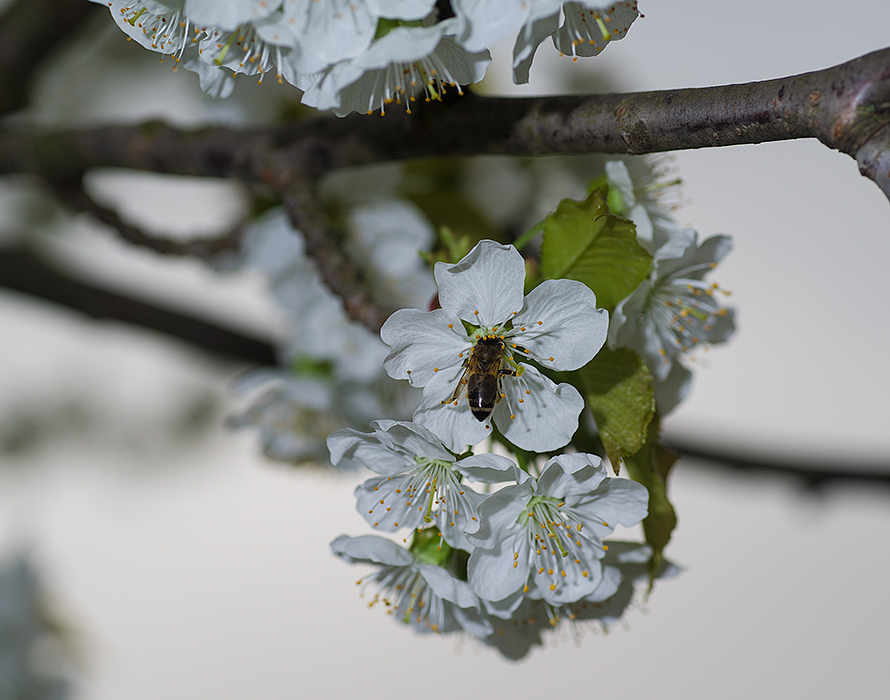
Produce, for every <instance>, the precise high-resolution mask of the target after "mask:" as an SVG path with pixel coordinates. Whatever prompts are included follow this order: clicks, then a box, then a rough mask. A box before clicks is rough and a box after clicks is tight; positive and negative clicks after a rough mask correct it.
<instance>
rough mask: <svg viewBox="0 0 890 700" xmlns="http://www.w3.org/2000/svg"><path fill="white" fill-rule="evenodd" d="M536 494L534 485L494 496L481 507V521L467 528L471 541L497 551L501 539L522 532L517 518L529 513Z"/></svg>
mask: <svg viewBox="0 0 890 700" xmlns="http://www.w3.org/2000/svg"><path fill="white" fill-rule="evenodd" d="M533 494H534V485H533V484H530V483H525V484H517V485H515V486H505V487H504V488H502V489H501V490H500V491H497V492H495V493H493V494H491V495H490V496H489V497H488V498H486V499H485V501H483V503H482V505H481V506H480V507H479V522H477V523H475V527H474V528H473V529H472V530H471V529H470V528H467V539H468V540H469V541H470V542H471V543H472V544H473V545H475V546H476V547H482V548H484V549H493V548H494V547H496V546H497V543H498V541H500V540H501V539H504V538H508V537H509V538H512V537H514V536H515V535H516V534H517V533H520V532H521V529H520V528H519V526H518V524H517V518H518V517H519V516H520V515H522V514H524V513H525V508H526V504H527V503H528V502H529V500H530V499H531V497H532V495H533ZM493 600H500V598H495V599H493Z"/></svg>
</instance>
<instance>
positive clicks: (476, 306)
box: [380, 241, 608, 452]
mask: <svg viewBox="0 0 890 700" xmlns="http://www.w3.org/2000/svg"><path fill="white" fill-rule="evenodd" d="M435 276H436V282H437V284H438V287H439V303H440V304H441V307H442V308H440V309H435V310H433V311H429V312H426V311H420V310H419V309H401V310H399V311H397V312H396V313H394V314H393V315H392V316H390V318H389V319H387V321H386V323H384V324H383V328H382V329H381V331H380V337H381V338H382V339H383V341H384V342H385V343H386V344H387V345H389V346H390V347H391V352H390V353H389V355H388V356H387V358H386V361H385V363H384V368H385V369H386V372H387V373H388V374H389V375H390V376H391V377H393V378H395V379H407V380H408V381H409V382H410V383H411V385H412V386H417V387H423V388H424V392H423V400H422V401H421V405H420V407H419V408H418V410H417V412H416V413H415V415H414V420H415V421H416V422H418V423H421V424H422V425H425V426H426V427H427V428H429V429H430V430H431V431H432V432H433V433H435V434H436V435H438V436H439V437H440V438H442V441H443V442H444V443H445V445H447V446H448V447H449V449H451V450H454V451H461V450H462V449H464V448H465V447H466V446H467V445H475V444H477V443H478V442H480V441H482V440H483V439H485V438H486V437H487V436H489V435H490V434H491V421H494V424H495V426H496V427H497V428H498V430H500V432H501V433H502V434H503V435H504V436H505V437H506V438H507V439H508V440H509V441H510V442H512V443H513V444H514V445H516V446H517V447H520V448H522V449H526V450H534V451H538V452H544V451H547V450H552V449H557V448H559V447H562V446H563V445H565V444H566V443H568V442H569V440H570V439H571V437H572V435H573V434H574V432H575V430H576V429H577V427H578V415H579V414H580V412H581V409H582V408H583V406H584V400H583V399H582V398H581V395H580V394H579V393H578V391H577V390H576V389H575V388H574V387H573V386H571V385H570V384H559V385H557V384H555V383H554V382H553V381H551V380H550V379H549V378H547V377H546V376H545V375H544V374H542V373H541V372H540V371H539V370H538V369H536V368H535V367H533V366H532V365H530V364H528V363H527V360H534V361H535V362H536V363H538V364H539V365H540V366H542V367H545V368H547V369H552V370H557V371H564V370H573V369H578V368H579V367H582V366H584V365H585V364H587V363H588V362H589V361H590V360H591V358H592V357H593V356H594V355H595V354H596V353H597V352H598V351H599V349H600V348H601V347H602V346H603V344H604V342H605V338H606V334H607V328H608V314H607V313H606V312H605V311H604V310H602V309H597V308H596V296H595V295H594V293H593V292H592V291H591V290H590V289H589V288H588V287H586V286H585V285H583V284H582V283H580V282H577V281H574V280H547V281H545V282H543V283H541V284H540V285H539V286H538V287H536V288H535V289H533V290H532V291H531V293H530V294H529V295H528V296H527V297H525V296H524V287H523V286H524V279H525V264H524V261H523V258H522V256H521V255H520V254H519V253H518V252H517V251H516V249H515V248H513V247H512V246H505V245H500V244H498V243H495V242H493V241H481V242H480V243H478V244H477V245H476V247H475V248H473V250H472V251H470V253H469V254H468V255H467V256H466V257H465V258H464V259H463V260H461V261H460V262H458V263H456V264H453V265H447V264H444V263H438V264H437V265H436V269H435ZM465 324H466V326H465ZM480 343H481V344H482V345H487V350H486V351H487V352H488V354H489V356H491V355H492V354H493V355H494V356H496V357H497V360H496V362H495V364H496V365H497V370H496V372H497V373H495V374H491V373H490V374H489V376H490V377H491V378H492V379H491V381H490V382H489V384H488V386H489V387H490V388H491V387H493V386H494V385H495V383H496V387H497V390H496V391H490V392H488V396H487V397H486V396H484V395H480V396H475V395H474V396H470V392H469V389H468V384H467V381H468V379H470V376H467V375H468V374H469V375H472V371H469V372H468V370H472V369H473V367H474V366H478V363H476V364H474V363H475V362H476V361H475V360H474V353H480V352H482V351H481V350H480ZM492 348H494V350H492ZM477 357H479V356H477ZM465 397H466V398H465ZM486 398H488V399H491V401H492V402H493V403H494V406H493V408H490V409H488V414H487V415H486V409H485V408H484V407H482V408H481V409H480V406H479V403H480V402H481V403H485V399H486ZM477 399H479V400H478V401H477ZM471 400H473V402H474V407H473V408H472V409H471V406H470V401H471Z"/></svg>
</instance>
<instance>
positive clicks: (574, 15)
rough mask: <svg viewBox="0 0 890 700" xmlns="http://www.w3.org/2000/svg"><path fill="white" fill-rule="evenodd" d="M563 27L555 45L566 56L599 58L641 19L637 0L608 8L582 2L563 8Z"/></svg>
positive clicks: (598, 0)
mask: <svg viewBox="0 0 890 700" xmlns="http://www.w3.org/2000/svg"><path fill="white" fill-rule="evenodd" d="M563 12H564V15H565V16H564V19H563V24H562V26H561V27H560V28H559V29H558V30H557V31H556V32H555V33H554V35H553V45H554V46H555V47H556V49H557V51H559V52H560V53H562V54H564V55H566V56H596V55H597V54H598V53H600V52H601V51H602V50H603V49H604V48H606V46H607V45H608V44H609V42H612V41H618V40H619V39H623V38H624V36H625V34H627V30H628V29H629V28H630V25H631V24H633V22H634V20H636V18H637V17H639V15H640V13H639V12H638V11H637V3H636V0H622V1H621V2H616V3H614V4H612V5H607V4H605V3H603V2H602V0H580V2H567V3H565V4H564V5H563Z"/></svg>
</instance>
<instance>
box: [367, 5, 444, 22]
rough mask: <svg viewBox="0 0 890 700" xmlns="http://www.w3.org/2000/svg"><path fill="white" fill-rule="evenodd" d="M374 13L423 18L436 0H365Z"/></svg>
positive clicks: (385, 15) (392, 17)
mask: <svg viewBox="0 0 890 700" xmlns="http://www.w3.org/2000/svg"><path fill="white" fill-rule="evenodd" d="M366 2H367V5H368V6H369V7H370V8H371V9H372V11H373V12H374V14H376V15H378V16H379V17H388V18H390V19H408V20H412V19H423V18H424V17H426V16H427V15H428V14H429V13H430V12H431V11H432V9H433V5H435V4H436V0H366Z"/></svg>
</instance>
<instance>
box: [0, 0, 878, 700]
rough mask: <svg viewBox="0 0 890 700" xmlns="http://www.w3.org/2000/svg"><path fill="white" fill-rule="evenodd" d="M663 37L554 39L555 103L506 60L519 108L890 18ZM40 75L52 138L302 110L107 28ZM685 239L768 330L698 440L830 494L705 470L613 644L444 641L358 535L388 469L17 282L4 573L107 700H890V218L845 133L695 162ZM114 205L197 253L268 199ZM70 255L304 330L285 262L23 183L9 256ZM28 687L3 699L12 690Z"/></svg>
mask: <svg viewBox="0 0 890 700" xmlns="http://www.w3.org/2000/svg"><path fill="white" fill-rule="evenodd" d="M640 9H641V11H642V12H643V14H644V15H645V17H643V18H641V19H638V20H637V22H636V23H635V24H634V25H633V27H632V28H631V30H630V32H629V33H628V36H627V37H626V38H625V39H624V40H622V41H620V42H616V43H614V44H612V45H610V46H609V47H608V48H607V49H606V51H605V52H604V53H603V54H602V55H601V56H599V57H597V58H593V59H587V60H585V61H579V62H578V63H575V64H573V63H571V61H570V59H560V58H559V57H558V56H557V55H556V53H555V51H553V50H552V47H551V46H550V45H549V43H545V44H544V45H542V47H541V49H540V50H539V52H538V55H537V58H536V60H535V63H534V65H533V67H532V72H531V84H530V85H529V86H525V87H522V88H516V87H515V86H513V85H512V84H511V83H510V80H509V66H510V55H511V49H512V47H511V46H510V45H504V46H501V47H499V49H498V51H497V52H496V55H495V57H494V61H493V64H492V66H491V68H490V69H489V76H490V77H489V78H488V79H487V83H486V86H485V87H486V89H487V90H488V91H490V92H497V93H503V94H508V93H509V94H540V93H563V92H567V91H570V92H590V91H593V90H596V89H599V88H598V87H597V86H600V85H603V84H604V83H606V81H607V84H608V85H609V86H611V87H610V89H617V90H621V91H636V90H655V89H666V88H675V87H695V86H706V85H716V84H724V83H735V82H747V81H752V80H762V79H769V78H774V77H779V76H784V75H790V74H794V73H799V72H804V71H809V70H817V69H820V68H825V67H828V66H831V65H835V64H837V63H840V62H843V61H847V60H849V59H852V58H855V57H856V56H859V55H862V54H864V53H867V52H869V51H872V50H876V49H879V48H883V47H885V46H886V45H887V42H888V34H887V31H886V28H887V27H888V26H890V4H887V3H877V2H866V1H865V0H852V1H851V2H849V3H846V4H844V5H843V7H841V6H840V5H838V4H837V3H831V4H829V3H827V2H815V3H814V2H804V1H803V0H793V1H789V2H784V3H775V2H766V0H752V1H751V2H748V3H745V4H744V5H742V6H730V5H726V4H720V3H713V2H706V1H705V0H676V1H675V2H672V3H657V2H650V1H647V0H641V2H640ZM100 15H101V16H100V17H99V19H100V20H101V21H99V22H97V23H96V24H95V25H93V26H92V27H91V28H90V31H89V32H84V33H83V34H82V35H79V36H73V37H70V39H71V43H70V45H68V46H66V47H65V50H64V52H60V53H59V54H58V56H57V57H56V60H55V62H54V65H53V66H52V67H51V69H48V70H46V71H44V72H43V73H42V75H41V76H40V83H39V86H38V88H37V91H36V94H35V98H34V100H33V108H32V110H30V112H29V116H30V117H33V118H35V119H39V120H40V121H42V122H45V123H48V124H57V125H71V124H95V123H102V122H119V121H132V120H137V119H140V120H141V119H147V118H154V117H160V118H163V119H166V120H168V121H170V122H172V123H174V124H177V125H195V124H200V123H205V122H207V121H212V122H217V123H219V122H228V121H244V120H248V121H251V122H254V123H262V122H263V121H264V120H265V119H268V117H269V114H270V113H271V111H272V106H273V105H275V104H276V100H278V99H280V97H281V93H280V88H279V86H277V85H274V84H273V82H272V81H269V82H268V83H267V84H266V85H264V86H261V87H257V86H256V85H255V84H254V81H253V80H251V79H244V80H241V81H240V82H239V84H238V86H237V87H236V92H235V96H234V98H233V99H231V100H228V101H224V102H215V101H212V100H210V99H209V98H207V97H205V96H204V95H202V94H201V93H200V91H199V89H198V85H197V78H196V76H195V75H193V74H191V73H187V72H184V71H179V72H173V71H172V70H171V64H170V62H169V61H167V62H165V63H163V64H162V63H159V61H158V57H157V55H155V54H150V53H148V52H146V51H144V50H143V49H141V48H140V47H138V46H136V45H134V44H132V43H127V42H126V41H125V39H124V37H123V35H122V34H121V33H120V32H119V30H117V29H116V28H115V27H114V26H112V24H111V22H110V20H109V19H108V17H107V16H105V15H104V13H100ZM674 164H675V165H676V166H677V167H678V169H679V171H680V175H681V176H682V178H683V181H684V186H683V191H684V195H685V198H686V200H687V203H686V205H685V206H684V207H683V209H681V210H680V211H679V213H678V218H679V219H680V221H681V222H682V223H687V224H689V225H691V226H693V227H695V228H696V229H698V230H699V232H700V233H701V235H702V236H708V235H713V234H716V233H728V234H731V235H732V236H733V237H734V240H735V246H736V247H735V250H734V252H733V253H732V254H731V255H730V256H728V257H727V258H726V259H725V261H724V262H723V263H722V264H721V266H720V268H719V270H718V273H719V274H717V275H716V276H715V279H716V280H718V281H719V282H720V284H721V286H722V287H724V288H726V289H729V290H732V292H733V297H732V300H731V303H732V304H733V305H734V306H735V307H736V308H737V310H738V311H737V313H738V316H737V318H738V330H737V333H736V335H735V337H734V339H733V340H732V342H731V343H729V344H728V345H727V346H725V347H720V348H716V349H713V350H711V351H710V352H709V353H708V354H707V355H705V356H704V357H702V358H701V359H700V360H698V366H697V369H698V371H697V372H696V376H695V383H694V387H693V393H692V395H691V397H690V398H689V399H688V400H687V401H686V402H685V403H683V404H682V405H681V406H680V408H679V409H678V410H677V411H676V413H675V414H673V415H671V416H670V418H669V419H668V420H667V421H666V425H665V434H666V436H667V437H668V438H669V439H674V440H676V441H677V442H683V441H686V442H688V443H694V444H696V445H703V446H707V447H709V448H711V449H713V450H714V451H719V452H727V453H732V454H742V455H748V456H751V457H752V458H757V459H761V460H766V461H769V460H774V461H781V460H785V461H790V462H794V463H800V464H802V465H804V466H809V467H811V468H812V469H823V470H827V473H828V474H831V475H835V474H844V473H860V472H863V471H866V472H867V471H869V470H872V471H874V472H875V473H883V474H884V476H885V478H884V479H883V481H881V480H874V481H870V480H867V479H861V478H856V479H846V480H835V481H831V482H828V483H824V484H821V485H820V484H818V483H817V484H815V485H814V483H813V482H812V480H810V481H807V480H805V479H802V478H800V477H797V476H794V474H793V473H783V472H777V471H776V470H768V469H754V468H739V469H731V468H728V467H727V466H725V465H722V464H715V463H710V462H708V461H706V460H694V459H684V460H683V461H681V462H680V463H678V465H677V466H676V467H675V469H674V472H673V474H672V480H671V482H670V492H671V496H672V499H673V502H674V504H675V506H676V508H677V512H678V514H679V517H680V524H679V527H678V528H677V530H676V531H675V533H674V539H673V542H672V544H671V546H670V548H669V549H668V552H667V554H668V558H669V559H671V560H672V561H673V562H675V563H676V564H678V565H679V566H681V567H682V568H683V569H684V573H683V574H682V576H680V577H679V578H676V579H672V580H667V581H662V582H659V583H658V584H657V586H656V589H655V591H654V593H653V595H652V596H651V597H650V598H649V599H648V600H643V599H642V598H640V599H639V600H637V601H636V603H635V605H634V610H632V611H631V612H630V614H628V615H627V616H626V617H625V618H624V620H623V621H622V624H621V625H619V626H618V627H616V628H615V629H612V630H611V631H610V632H609V633H608V634H603V633H601V632H597V631H595V630H593V629H578V628H575V629H574V630H570V629H569V628H562V629H561V630H560V632H559V633H557V634H556V635H555V636H554V637H553V638H551V640H550V642H549V643H548V644H547V645H546V646H545V647H544V648H543V649H538V650H535V651H533V652H532V653H531V654H530V656H529V657H528V658H527V659H525V660H524V661H522V662H519V663H513V662H508V661H504V660H502V659H501V658H500V657H499V656H498V655H497V654H496V653H495V652H493V651H492V650H489V649H486V648H484V647H482V646H481V645H480V644H478V643H477V642H475V641H473V640H471V639H469V638H466V639H464V638H454V637H441V638H440V637H434V636H425V637H418V636H416V635H414V634H413V633H411V632H410V631H408V630H407V629H403V628H402V627H400V626H399V625H396V624H393V621H392V620H389V619H386V615H385V614H384V613H383V611H382V610H379V609H374V610H370V611H369V610H368V609H367V605H366V601H363V600H362V599H361V598H360V597H359V590H358V589H357V587H356V585H355V580H356V579H357V578H358V576H359V575H360V574H359V573H358V572H357V571H355V570H353V569H351V568H350V567H348V566H346V565H345V564H343V563H342V562H340V561H338V560H334V559H333V557H332V556H331V555H330V553H329V550H328V542H329V541H330V540H332V539H333V538H334V537H336V536H337V535H339V534H341V533H347V534H350V535H359V534H365V533H366V531H367V528H366V526H365V523H364V521H363V520H362V519H361V517H359V515H358V514H357V513H356V512H355V510H354V500H353V497H352V490H353V489H354V487H355V485H356V484H357V483H358V482H359V481H360V480H362V479H363V476H362V475H355V476H345V477H344V476H339V475H335V474H330V473H327V472H323V471H321V470H314V469H309V468H306V469H299V470H292V469H288V468H286V467H283V466H282V465H280V464H276V463H273V462H269V461H267V460H265V459H263V458H262V456H261V455H260V452H259V449H258V440H257V436H256V435H255V434H252V433H250V432H248V431H239V432H235V433H233V432H230V431H227V430H226V429H225V428H224V427H223V423H224V420H225V417H226V416H227V415H231V413H232V411H233V410H234V407H233V404H232V399H231V398H230V395H229V394H228V391H227V390H228V388H229V387H230V386H231V383H232V382H233V380H235V379H236V378H237V376H238V375H239V374H240V373H241V372H242V371H244V369H246V366H243V365H238V364H236V363H227V362H225V361H223V360H220V359H218V358H216V357H212V356H210V355H209V354H204V353H201V352H200V351H198V350H196V349H192V348H190V347H187V346H185V345H184V344H181V343H179V342H177V341H175V340H171V339H169V338H166V337H163V336H160V335H157V334H153V333H151V332H149V331H142V330H136V329H133V328H131V327H126V326H123V325H120V324H114V323H100V322H92V321H86V320H83V318H81V317H79V316H76V315H74V314H72V313H71V312H69V311H66V310H64V309H60V308H57V307H55V306H52V305H49V304H46V303H43V302H39V301H37V300H33V299H31V298H28V297H25V296H22V295H19V294H16V293H13V292H8V291H5V290H2V289H0V353H2V362H0V448H2V452H0V555H2V558H3V559H8V558H9V557H12V556H15V555H16V554H20V553H22V552H24V554H25V555H26V556H27V559H28V561H29V562H30V563H31V566H32V567H33V569H34V570H35V571H37V572H38V573H39V577H40V585H41V588H42V597H41V611H42V614H44V615H45V617H46V619H47V620H48V621H49V623H48V624H52V625H54V626H56V627H60V628H62V629H63V630H64V633H63V635H62V642H61V643H60V646H58V645H57V646H48V647H46V648H44V647H41V648H40V650H39V654H38V658H36V659H35V661H34V663H36V664H38V665H39V664H52V663H54V660H55V659H58V658H65V659H68V661H67V662H66V663H67V664H69V665H70V666H71V674H72V676H73V678H74V679H75V684H74V686H73V689H72V694H71V697H74V698H77V699H78V700H118V699H119V698H127V699H128V700H142V699H145V700H156V699H157V698H166V699H167V700H175V699H177V698H183V699H186V698H188V699H189V700H192V699H193V698H205V697H207V698H209V697H213V698H220V699H222V698H232V699H240V698H246V697H259V698H264V699H265V700H273V699H275V698H291V697H294V696H295V695H299V696H302V697H329V696H339V695H346V696H357V695H359V694H360V695H361V696H362V697H365V698H377V697H380V698H383V697H386V698H402V697H405V698H407V697H414V696H416V695H418V694H422V695H423V696H424V697H427V698H431V699H433V698H445V697H452V696H454V695H455V694H456V693H460V694H461V695H462V696H463V697H488V696H492V695H495V694H497V695H507V694H513V693H522V694H523V695H529V696H531V695H535V696H541V695H542V694H543V693H546V692H548V691H550V692H555V693H559V694H561V695H565V694H572V695H574V694H580V693H585V694H589V695H593V696H607V695H610V694H617V693H622V694H623V695H624V696H626V697H644V696H648V695H652V694H655V693H658V694H659V695H660V696H661V697H667V698H714V697H719V698H749V697H751V696H753V695H760V696H764V697H770V698H773V697H808V698H834V697H838V696H839V695H840V694H842V693H843V694H844V695H845V696H847V697H855V698H881V697H886V680H885V676H886V674H885V672H884V664H885V663H886V658H887V653H888V651H890V643H888V641H887V636H886V630H887V629H888V628H890V604H888V601H887V598H886V589H887V584H886V582H887V580H888V576H890V487H888V485H887V483H888V482H887V479H886V475H887V473H888V472H890V430H888V428H887V425H888V417H890V415H888V409H887V399H886V396H887V393H888V392H890V363H888V362H887V359H886V355H887V352H886V348H887V347H888V346H890V324H888V321H887V311H886V309H887V305H888V302H890V292H888V288H887V284H886V279H887V273H886V269H887V261H888V260H890V204H888V202H887V200H886V198H885V197H884V196H883V195H882V194H881V192H880V191H879V190H878V188H877V187H876V186H875V185H874V184H873V183H872V182H871V181H869V180H866V179H864V178H861V177H860V176H859V174H858V171H857V168H856V164H855V163H854V161H853V160H852V159H850V158H849V157H847V156H845V155H841V154H838V153H836V152H832V151H829V150H828V149H826V148H825V147H824V146H822V145H821V144H819V143H818V142H816V141H809V140H808V141H798V142H788V143H774V144H763V145H758V146H736V147H728V148H720V149H711V150H701V151H689V152H681V153H677V154H676V156H675V161H674ZM94 180H95V181H94V182H93V186H94V187H95V191H96V193H97V197H101V198H103V201H107V202H108V203H110V204H114V206H116V207H118V208H119V209H120V210H121V211H122V212H123V213H124V214H125V215H126V216H127V217H131V218H133V219H134V220H138V221H140V222H143V223H144V225H145V227H146V228H148V229H149V230H155V231H158V232H163V233H164V234H165V235H172V236H182V237H183V238H190V237H192V236H194V235H200V234H212V233H214V232H216V231H219V230H222V229H224V228H225V227H226V225H227V223H228V222H230V221H231V220H232V219H233V218H237V216H238V215H239V214H240V213H241V211H242V210H243V208H244V206H245V204H244V201H243V198H242V197H241V194H240V192H239V191H238V190H237V189H236V188H234V187H233V186H232V185H230V184H229V183H225V182H201V183H195V182H193V181H190V180H189V181H185V180H183V179H180V178H162V177H157V176H148V175H136V174H127V175H123V174H120V173H107V172H106V173H99V174H96V175H95V178H94ZM34 231H38V232H39V238H40V245H41V249H42V251H43V252H44V253H45V254H46V255H49V256H50V257H52V256H56V259H58V260H62V259H64V260H66V263H67V264H68V265H69V267H70V268H71V269H74V270H76V271H78V273H79V274H81V275H83V276H84V277H87V278H89V279H93V280H96V281H97V283H99V282H101V283H105V284H109V285H114V286H115V287H116V288H118V289H121V290H125V291H127V292H128V293H132V294H134V295H136V296H138V297H140V298H143V299H147V300H150V301H154V302H158V303H164V304H167V305H171V306H176V307H178V308H180V309H182V310H183V311H185V312H187V313H190V314H195V315H200V316H202V317H204V318H207V319H210V320H217V321H219V322H224V323H226V324H227V325H230V326H233V327H237V328H240V329H243V330H244V331H245V332H249V333H252V334H256V335H262V336H266V337H268V338H270V339H273V338H276V337H280V334H281V316H280V312H279V311H278V310H277V309H276V307H275V306H274V304H273V303H272V301H271V300H270V299H269V298H268V295H267V292H266V283H265V280H264V279H263V278H262V277H261V276H260V275H259V274H258V273H256V274H255V273H251V272H239V273H225V274H223V273H219V272H215V271H213V270H211V269H209V268H208V267H207V266H206V265H204V264H202V263H201V262H199V261H196V260H192V259H170V258H163V257H161V256H159V255H157V254H155V253H152V252H151V251H147V250H144V249H138V248H134V247H132V246H128V245H127V244H125V243H123V242H121V241H120V240H119V239H118V238H117V237H116V236H115V234H113V233H111V232H109V231H107V230H104V229H102V228H101V227H99V226H97V225H95V224H94V223H92V222H91V221H90V220H88V219H87V218H84V217H80V216H73V215H71V214H68V213H66V212H65V211H64V210H62V209H60V208H58V207H56V206H54V205H53V204H52V201H51V199H50V198H49V197H48V196H45V195H43V194H41V193H39V192H35V188H34V186H33V183H32V182H30V181H28V180H26V179H23V178H11V177H8V178H4V179H3V180H2V182H0V245H3V246H14V245H22V244H24V243H25V242H26V240H25V239H26V237H28V236H32V235H34V234H33V232H34ZM5 697H7V696H4V695H3V689H2V687H0V698H5Z"/></svg>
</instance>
